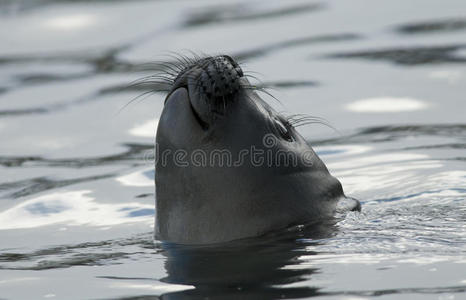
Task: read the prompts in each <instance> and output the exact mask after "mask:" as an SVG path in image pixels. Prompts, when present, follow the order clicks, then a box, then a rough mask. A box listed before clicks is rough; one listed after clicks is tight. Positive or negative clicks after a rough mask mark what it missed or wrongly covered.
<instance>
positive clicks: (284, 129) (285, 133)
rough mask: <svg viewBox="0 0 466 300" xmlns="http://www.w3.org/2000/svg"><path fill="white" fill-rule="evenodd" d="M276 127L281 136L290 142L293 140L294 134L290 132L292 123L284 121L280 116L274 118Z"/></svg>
mask: <svg viewBox="0 0 466 300" xmlns="http://www.w3.org/2000/svg"><path fill="white" fill-rule="evenodd" d="M274 125H275V129H276V130H277V132H278V134H279V136H280V137H281V138H283V139H284V140H286V141H288V142H293V141H294V139H293V136H292V134H291V132H290V128H291V125H290V124H288V122H286V121H282V120H280V119H278V118H274Z"/></svg>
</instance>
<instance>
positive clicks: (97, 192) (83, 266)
mask: <svg viewBox="0 0 466 300" xmlns="http://www.w3.org/2000/svg"><path fill="white" fill-rule="evenodd" d="M465 8H466V7H465V5H464V3H463V1H462V0H448V1H446V2H445V1H441V2H439V1H431V0H423V1H409V2H406V1H399V0H396V1H386V2H383V3H381V2H371V1H364V0H354V1H333V0H328V1H311V2H309V1H299V0H293V1H253V2H237V1H233V2H229V3H220V4H219V3H218V2H215V1H210V0H207V1H202V2H190V1H125V0H122V1H107V0H101V1H93V2H92V3H91V2H89V1H59V0H40V1H0V16H1V18H0V38H1V41H2V43H0V135H1V137H2V143H0V290H1V295H0V297H2V299H33V298H34V299H36V298H56V299H65V298H66V299H74V298H76V299H160V298H162V299H199V298H204V297H208V298H215V299H243V298H244V299H278V298H293V299H296V298H310V297H317V298H322V299H368V298H373V297H376V296H383V298H384V299H413V298H422V299H462V298H463V295H464V294H465V293H466V277H465V276H464V269H465V264H466V260H465V259H464V257H466V255H465V254H466V253H465V249H466V234H465V232H466V230H465V229H466V227H465V220H466V184H465V183H466V172H465V167H464V163H465V162H466V156H465V151H464V150H465V149H466V124H465V118H464V111H465V102H464V99H463V98H464V94H465V92H466V90H465V87H466V85H465V84H464V81H465V78H466V77H465V76H464V70H463V69H464V66H463V65H464V62H465V61H466V60H465V57H466V56H465V55H464V53H465V51H466V44H465V43H464V42H463V41H464V40H465V37H466V36H465V35H466V30H465V29H466V26H465V24H466V23H465V19H464V15H465V12H466V11H465ZM12 28H13V29H15V30H12ZM189 50H192V51H194V52H196V53H203V52H205V53H209V54H217V53H226V54H230V55H232V56H234V57H236V58H237V59H240V60H241V61H243V64H244V69H245V70H247V71H250V72H249V74H250V75H251V77H257V79H255V81H254V82H255V83H256V84H257V85H258V86H260V87H262V86H263V87H269V88H271V90H270V92H271V93H272V94H273V95H274V96H275V97H276V98H277V99H278V100H279V101H275V100H272V99H270V102H271V104H272V105H274V106H276V108H277V110H279V111H285V113H307V114H310V115H312V116H316V117H324V118H325V119H327V120H328V121H329V123H330V124H331V125H332V126H333V127H336V128H337V129H338V130H336V131H332V130H331V129H329V128H327V127H325V126H317V125H316V126H314V125H312V126H306V127H300V128H299V130H300V131H301V132H302V133H303V135H305V137H306V138H307V139H308V140H309V141H310V143H311V144H312V145H313V146H314V147H315V149H316V151H317V153H318V154H319V155H320V156H321V158H322V159H323V160H324V161H325V163H326V164H327V166H328V168H329V170H330V171H331V172H332V174H333V175H335V176H336V177H338V178H339V179H340V180H341V182H342V184H343V186H344V189H345V193H346V194H347V195H349V196H352V197H355V198H358V199H359V200H361V202H362V207H363V209H362V212H361V213H355V212H351V213H348V214H347V215H338V216H337V217H338V219H336V220H333V222H331V223H330V224H320V226H317V225H316V224H314V225H313V226H308V227H297V228H293V229H290V230H288V231H285V232H279V233H275V234H271V235H269V236H265V237H260V238H255V239H248V240H242V241H237V242H232V243H226V244H222V245H215V246H211V247H195V246H190V247H186V246H182V245H172V244H159V243H155V244H154V241H153V223H154V222H153V219H154V197H155V196H154V177H155V176H156V174H155V172H154V168H153V154H154V152H153V147H154V146H153V142H154V137H155V131H156V128H157V120H158V118H159V116H160V113H161V110H162V108H163V99H164V95H163V94H155V93H152V91H154V90H163V89H165V88H166V87H165V86H161V85H157V84H137V83H138V81H137V80H138V79H140V78H143V77H146V76H151V75H152V74H154V73H156V72H157V71H160V70H161V69H163V68H164V62H172V61H173V59H174V58H173V57H172V56H171V53H172V52H170V51H175V52H181V53H184V54H188V55H189ZM156 61H157V62H156ZM251 130H253V128H251ZM310 184H312V183H310ZM77 283H78V284H77ZM84 286H85V287H86V288H83V287H84Z"/></svg>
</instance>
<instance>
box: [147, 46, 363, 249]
mask: <svg viewBox="0 0 466 300" xmlns="http://www.w3.org/2000/svg"><path fill="white" fill-rule="evenodd" d="M256 91H257V88H256V87H255V86H253V85H251V83H250V82H249V81H248V79H247V78H246V76H244V74H243V71H242V69H241V68H240V66H239V65H238V64H237V63H236V62H235V61H234V60H233V59H232V58H231V57H229V56H226V55H220V56H215V57H205V58H200V59H196V60H193V61H190V62H189V63H186V64H185V65H183V68H181V69H180V70H179V72H178V74H176V77H174V79H173V80H172V81H171V85H170V91H169V93H168V95H167V97H166V100H165V106H164V109H163V111H162V115H161V117H160V121H159V125H158V129H157V135H156V173H155V183H156V225H155V235H156V238H157V239H159V240H165V241H171V242H176V243H182V244H209V243H219V242H226V241H231V240H235V239H241V238H246V237H253V236H259V235H263V234H265V233H268V232H271V231H274V230H279V229H283V228H287V227H288V226H293V225H300V224H308V223H312V222H318V221H320V220H324V219H328V218H330V217H331V216H333V214H334V213H335V211H336V207H337V202H338V201H339V200H340V199H350V198H345V196H344V194H343V189H342V187H341V184H340V182H339V181H338V180H337V179H336V178H334V177H333V176H331V175H330V174H329V172H328V170H327V168H326V166H325V165H324V163H323V162H322V161H321V160H320V159H319V157H318V156H317V155H316V154H315V152H314V151H313V150H312V148H311V147H310V146H309V145H308V144H307V143H306V141H305V140H304V138H303V137H302V136H301V135H300V134H299V133H298V132H297V131H296V130H295V128H294V127H293V126H292V124H291V122H290V120H289V119H287V118H285V117H284V116H282V115H280V114H278V113H277V112H275V111H274V110H273V109H272V107H271V106H270V105H268V104H267V103H266V102H265V101H264V100H262V99H261V98H260V97H259V95H258V93H257V92H256ZM351 203H353V204H351V205H349V206H348V208H349V209H358V207H359V202H357V201H356V200H354V201H351Z"/></svg>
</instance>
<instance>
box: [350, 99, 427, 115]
mask: <svg viewBox="0 0 466 300" xmlns="http://www.w3.org/2000/svg"><path fill="white" fill-rule="evenodd" d="M427 106H428V105H427V104H426V103H425V102H423V101H421V100H417V99H411V98H393V97H379V98H369V99H361V100H357V101H355V102H352V103H350V104H348V105H347V106H346V108H347V109H348V110H351V111H355V112H369V113H377V112H400V111H412V110H421V109H425V108H426V107H427Z"/></svg>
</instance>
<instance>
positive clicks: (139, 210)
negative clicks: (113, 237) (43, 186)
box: [0, 191, 154, 230]
mask: <svg viewBox="0 0 466 300" xmlns="http://www.w3.org/2000/svg"><path fill="white" fill-rule="evenodd" d="M89 193H91V191H74V192H63V193H49V194H47V195H44V196H40V197H37V198H32V199H30V200H27V201H24V202H22V203H21V204H19V205H16V206H13V207H12V208H10V209H7V210H5V211H3V212H1V213H0V228H2V229H3V230H6V229H19V228H36V227H41V226H46V225H50V224H55V223H60V224H61V225H63V226H76V225H81V224H85V225H88V226H105V225H116V224H123V223H126V222H140V221H141V220H135V219H134V218H138V217H144V218H145V219H144V221H146V222H148V223H150V222H152V221H153V215H154V208H153V206H152V205H142V204H141V203H137V202H128V203H124V204H104V203H98V202H96V201H95V199H94V198H92V197H91V196H89V195H88V194H89Z"/></svg>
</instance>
